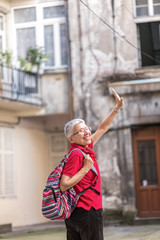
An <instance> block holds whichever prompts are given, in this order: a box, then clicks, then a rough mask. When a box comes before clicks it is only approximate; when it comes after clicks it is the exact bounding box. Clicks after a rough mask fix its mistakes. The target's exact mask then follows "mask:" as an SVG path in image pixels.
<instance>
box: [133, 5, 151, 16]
mask: <svg viewBox="0 0 160 240" xmlns="http://www.w3.org/2000/svg"><path fill="white" fill-rule="evenodd" d="M136 14H137V17H140V16H148V7H138V8H137V9H136Z"/></svg>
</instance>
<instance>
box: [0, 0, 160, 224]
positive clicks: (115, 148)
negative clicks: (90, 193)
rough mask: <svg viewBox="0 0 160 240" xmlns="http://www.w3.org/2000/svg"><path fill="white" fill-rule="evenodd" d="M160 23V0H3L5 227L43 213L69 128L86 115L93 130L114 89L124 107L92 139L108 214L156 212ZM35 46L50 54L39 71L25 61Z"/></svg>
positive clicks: (0, 127)
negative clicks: (72, 121) (47, 184)
mask: <svg viewBox="0 0 160 240" xmlns="http://www.w3.org/2000/svg"><path fill="white" fill-rule="evenodd" d="M159 23H160V1H159V0H143V1H142V0H137V1H134V0H129V1H127V0H121V1H114V0H101V1H98V0H94V1H91V0H77V1H75V0H68V1H49V0H48V1H43V0H39V1H34V0H23V1H20V0H10V1H1V2H0V48H1V49H2V50H3V51H2V52H3V53H4V52H5V55H4V56H5V57H3V58H2V59H1V63H3V60H4V61H5V64H1V82H0V89H1V90H0V211H1V218H0V225H2V224H7V223H11V224H12V225H13V226H20V225H29V224H35V223H40V222H45V221H46V220H45V219H44V217H43V216H42V214H41V200H42V190H43V188H44V185H45V182H46V178H47V176H48V174H49V172H50V171H51V170H52V169H53V168H54V167H55V166H56V165H57V163H58V162H59V160H60V159H61V158H62V157H63V156H64V155H65V154H66V152H67V150H68V147H69V146H68V142H67V141H66V138H65V136H64V134H63V126H64V124H65V123H66V122H67V121H68V120H69V119H72V118H73V117H80V118H84V119H85V120H86V123H87V124H88V125H89V126H91V127H92V130H93V132H94V131H95V130H96V128H97V126H98V124H99V123H100V121H101V120H102V119H104V118H105V117H106V115H107V114H108V113H109V112H110V111H111V110H112V108H113V107H114V105H115V101H114V97H113V95H112V91H111V90H112V88H114V89H115V90H116V91H117V92H118V93H119V94H120V95H121V96H122V97H123V98H124V106H123V108H122V110H121V111H120V113H119V114H118V116H117V118H116V119H115V121H114V122H113V124H112V126H111V128H110V130H109V131H108V133H107V134H105V135H104V136H103V138H102V139H101V140H100V141H99V143H98V144H97V145H95V151H96V152H97V155H98V158H97V160H98V163H99V167H100V172H101V178H102V193H103V208H104V215H105V217H106V219H107V216H110V214H112V215H114V216H115V218H116V215H119V218H121V219H122V218H123V219H128V217H129V216H131V220H133V219H134V218H135V217H140V218H141V217H142V218H148V217H159V216H160V199H159V198H160V153H159V144H160V124H159V122H160V78H159V73H160V68H159V65H160V57H159V56H160V49H159V46H160V44H159V43H160V38H159V36H160V35H159ZM37 46H39V47H43V48H44V50H45V53H46V54H47V55H48V56H49V59H48V61H47V62H43V63H42V67H41V69H43V72H38V74H37V71H36V72H35V69H33V68H31V67H35V66H32V65H30V62H29V64H28V62H27V64H25V65H24V66H22V65H21V67H20V64H22V60H20V59H23V60H24V59H25V58H26V54H27V51H28V49H29V48H30V47H31V48H34V49H36V48H37ZM6 50H9V51H11V53H12V64H11V65H10V62H9V63H8V61H7V59H8V58H7V56H8V54H7V52H6ZM9 56H10V55H9ZM4 58H5V59H4ZM26 70H27V71H26ZM24 205H25V207H24ZM6 208H7V209H8V210H7V212H6V210H5V209H6Z"/></svg>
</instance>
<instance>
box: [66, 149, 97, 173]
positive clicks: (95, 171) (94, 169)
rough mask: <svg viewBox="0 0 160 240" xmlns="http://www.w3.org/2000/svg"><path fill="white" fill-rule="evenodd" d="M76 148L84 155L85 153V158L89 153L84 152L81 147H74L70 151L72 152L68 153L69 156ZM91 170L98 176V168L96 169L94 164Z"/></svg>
mask: <svg viewBox="0 0 160 240" xmlns="http://www.w3.org/2000/svg"><path fill="white" fill-rule="evenodd" d="M75 150H78V151H80V152H81V153H82V155H83V158H85V157H86V155H87V154H86V153H84V152H83V151H82V150H81V149H79V148H74V149H72V150H71V151H70V153H69V154H68V155H67V157H69V156H70V154H71V153H72V152H73V151H75ZM91 170H92V171H93V172H94V173H95V174H96V175H97V176H98V173H97V170H96V168H95V167H94V166H92V168H91Z"/></svg>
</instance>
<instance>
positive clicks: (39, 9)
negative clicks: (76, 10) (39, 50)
mask: <svg viewBox="0 0 160 240" xmlns="http://www.w3.org/2000/svg"><path fill="white" fill-rule="evenodd" d="M54 6H55V7H56V6H64V7H65V1H59V2H54V3H53V2H52V3H39V4H30V5H23V6H19V7H14V8H12V29H13V32H12V34H13V45H12V49H13V54H14V58H15V59H16V61H17V60H18V59H17V39H16V30H17V29H20V28H31V27H35V45H36V46H43V47H45V42H44V27H45V26H47V25H52V26H53V28H54V29H55V32H54V46H53V47H54V54H55V64H54V66H45V65H44V66H43V68H44V70H57V69H61V70H63V69H66V68H67V64H65V65H62V64H61V46H60V45H61V43H60V25H61V24H67V21H66V16H64V17H58V18H49V19H44V18H43V9H44V8H45V7H54ZM30 7H35V8H36V21H34V22H27V23H14V10H16V9H22V8H30ZM55 45H56V47H55ZM15 46H16V47H15Z"/></svg>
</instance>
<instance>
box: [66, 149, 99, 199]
mask: <svg viewBox="0 0 160 240" xmlns="http://www.w3.org/2000/svg"><path fill="white" fill-rule="evenodd" d="M75 150H78V151H80V152H81V153H82V154H83V158H85V156H86V155H87V154H86V153H84V152H83V151H82V150H81V149H79V148H74V149H72V151H70V153H69V154H68V155H67V158H68V157H69V156H70V154H71V153H72V152H73V151H75ZM91 170H92V171H93V172H94V173H95V174H96V176H97V177H96V180H95V182H94V183H93V184H91V186H90V187H88V188H85V189H84V190H82V191H81V192H80V193H79V194H78V195H79V197H80V196H82V194H83V193H85V192H86V191H87V190H88V189H91V190H92V191H93V192H95V193H96V194H98V195H100V192H99V191H97V190H96V189H94V188H92V187H94V186H95V185H96V184H97V179H98V173H97V170H96V168H95V167H94V166H92V168H91Z"/></svg>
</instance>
